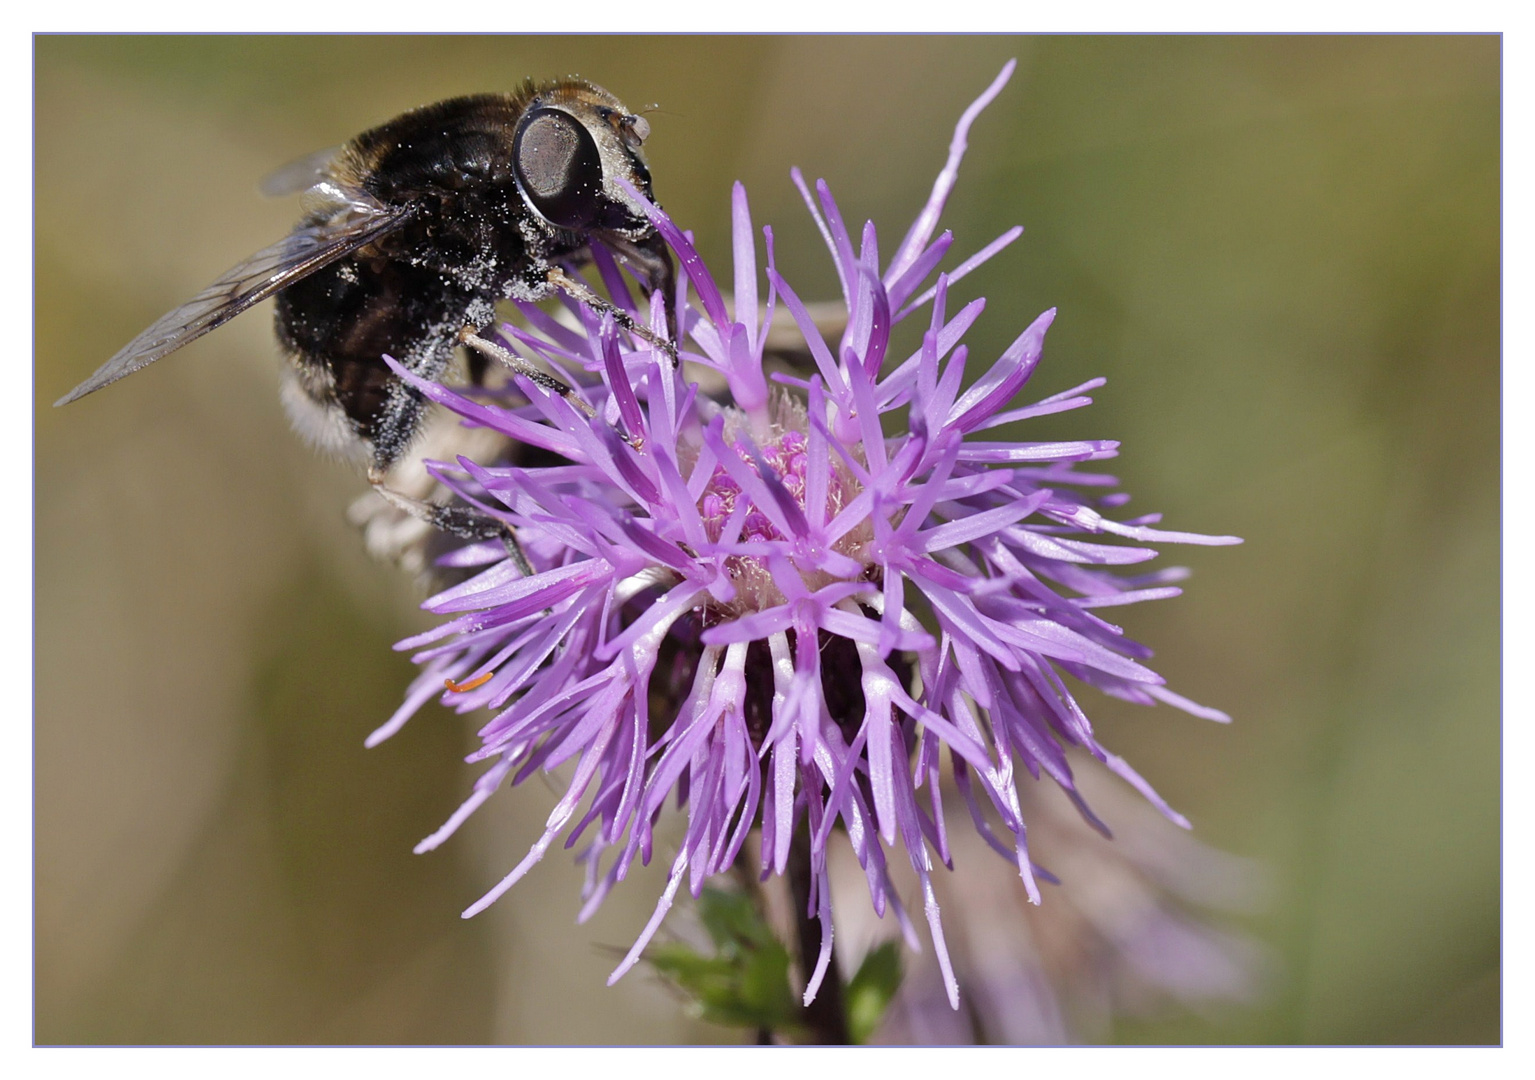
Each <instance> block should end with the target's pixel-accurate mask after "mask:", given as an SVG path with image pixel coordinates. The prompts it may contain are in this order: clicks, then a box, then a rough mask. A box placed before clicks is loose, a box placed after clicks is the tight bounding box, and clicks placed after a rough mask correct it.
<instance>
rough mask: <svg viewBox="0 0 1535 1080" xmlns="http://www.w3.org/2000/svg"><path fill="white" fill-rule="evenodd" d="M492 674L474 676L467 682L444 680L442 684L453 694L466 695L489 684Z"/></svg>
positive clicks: (491, 672)
mask: <svg viewBox="0 0 1535 1080" xmlns="http://www.w3.org/2000/svg"><path fill="white" fill-rule="evenodd" d="M494 674H495V672H494V671H487V672H485V674H483V675H476V676H475V677H474V678H472V679H470V680H469V681H468V682H454V681H453V680H452V679H444V680H442V682H443V685H444V686H446V687H447V688H448V689H449V690H451V691H453V692H454V693H455V694H467V693H468V692H469V691H471V690H474V689H476V688H478V687H481V686H484V685H485V684H486V683H488V682H490V677H491V676H492V675H494Z"/></svg>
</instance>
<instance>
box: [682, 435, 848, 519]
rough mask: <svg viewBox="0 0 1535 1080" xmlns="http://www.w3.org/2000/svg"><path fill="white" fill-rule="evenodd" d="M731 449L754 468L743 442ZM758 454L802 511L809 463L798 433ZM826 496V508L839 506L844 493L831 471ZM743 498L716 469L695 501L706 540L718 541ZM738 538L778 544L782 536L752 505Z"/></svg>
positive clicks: (783, 437)
mask: <svg viewBox="0 0 1535 1080" xmlns="http://www.w3.org/2000/svg"><path fill="white" fill-rule="evenodd" d="M731 449H732V450H734V451H735V452H736V454H737V455H739V456H740V458H741V460H742V461H744V462H746V464H747V465H748V466H749V467H751V468H756V464H755V463H754V462H753V461H752V454H751V448H750V447H749V446H748V445H747V442H746V440H745V439H737V440H736V441H735V443H734V444H733V445H732V446H731ZM760 454H761V457H762V460H763V461H764V462H766V463H767V466H768V468H769V469H771V470H772V472H773V475H774V476H775V477H777V479H778V481H779V482H780V483H781V484H783V486H784V488H785V490H787V491H788V492H789V494H790V496H792V497H793V499H794V501H795V502H796V503H798V504H799V507H800V509H801V510H803V509H804V508H805V470H806V468H807V466H808V464H809V459H808V458H807V457H806V456H805V436H804V435H803V434H801V433H800V432H798V431H785V432H783V433H782V434H780V435H779V436H777V437H776V438H774V439H772V440H770V441H769V442H768V443H767V444H766V445H765V446H763V447H761V448H760ZM826 495H827V502H828V504H830V505H831V506H841V504H842V502H843V496H844V491H843V487H842V481H841V479H840V478H839V477H838V476H837V474H836V472H835V471H833V472H832V473H831V477H830V480H829V481H828V483H827V486H826ZM743 498H744V499H747V500H748V502H749V501H750V496H748V495H746V494H745V493H744V492H742V491H741V485H740V484H738V483H736V482H735V479H734V478H733V477H731V475H730V474H729V473H728V472H726V471H725V467H724V466H723V465H716V466H715V467H714V475H713V476H711V477H710V478H709V486H708V487H706V488H704V493H703V495H702V496H701V497H700V498H699V500H698V512H699V514H700V515H701V516H702V517H703V521H704V531H705V532H707V533H708V534H709V539H710V540H718V539H719V538H720V533H721V532H722V531H723V530H724V528H725V521H726V520H727V519H728V518H729V517H730V515H731V514H732V513H734V512H735V508H736V504H737V503H738V502H739V501H740V500H741V499H743ZM740 538H741V540H742V541H744V542H751V541H757V540H782V539H783V534H782V533H781V532H779V531H778V527H777V526H776V525H774V524H773V522H772V521H771V520H770V519H769V518H768V516H767V515H766V514H764V513H763V512H762V511H761V510H759V509H758V508H757V507H756V505H755V504H752V506H751V509H750V510H748V511H747V514H746V520H745V521H744V522H743V523H742V525H741V537H740Z"/></svg>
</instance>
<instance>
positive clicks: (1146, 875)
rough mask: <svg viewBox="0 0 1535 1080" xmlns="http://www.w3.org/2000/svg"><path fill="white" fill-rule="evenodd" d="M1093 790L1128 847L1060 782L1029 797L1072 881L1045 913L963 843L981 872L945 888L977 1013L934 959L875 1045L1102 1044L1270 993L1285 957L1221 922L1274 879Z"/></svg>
mask: <svg viewBox="0 0 1535 1080" xmlns="http://www.w3.org/2000/svg"><path fill="white" fill-rule="evenodd" d="M1079 783H1081V784H1082V785H1083V786H1085V787H1087V788H1089V789H1091V790H1092V796H1093V804H1094V806H1095V807H1097V808H1098V809H1099V810H1101V811H1102V812H1103V814H1104V816H1105V817H1110V818H1112V820H1113V821H1114V838H1113V839H1112V840H1110V839H1108V838H1107V837H1104V836H1101V835H1099V834H1098V833H1097V832H1096V831H1095V830H1093V829H1091V828H1090V827H1088V826H1087V825H1086V823H1084V821H1083V820H1082V818H1081V816H1080V815H1079V814H1077V813H1076V811H1075V808H1074V807H1073V806H1071V804H1070V803H1069V802H1068V801H1067V800H1066V799H1065V798H1062V797H1061V796H1060V794H1059V793H1058V792H1056V791H1052V790H1051V789H1050V788H1048V787H1046V786H1044V785H1030V786H1029V787H1027V788H1025V789H1023V791H1022V794H1023V796H1024V800H1023V801H1024V809H1025V811H1026V812H1027V814H1028V816H1029V821H1030V823H1031V824H1032V825H1033V841H1034V844H1033V847H1034V850H1035V852H1036V853H1037V855H1038V857H1039V858H1040V859H1041V860H1042V861H1044V862H1045V864H1046V865H1048V866H1049V867H1050V868H1051V869H1052V870H1054V871H1056V872H1057V873H1058V874H1059V875H1060V878H1061V883H1062V884H1061V888H1059V889H1058V890H1055V891H1053V892H1052V893H1051V895H1050V897H1049V900H1048V902H1046V903H1044V904H1042V905H1040V906H1039V907H1038V908H1035V907H1032V906H1031V905H1029V904H1028V902H1027V896H1026V894H1025V892H1024V889H1023V886H1022V885H1021V883H1020V882H1019V880H1018V877H1017V875H1015V874H1013V875H1009V874H1006V873H998V870H1000V869H1002V868H1001V866H1000V864H998V863H996V862H995V861H994V860H980V859H978V858H976V856H978V855H979V854H980V852H979V849H980V848H981V847H982V846H983V843H982V841H981V840H980V839H979V838H978V837H977V836H975V835H974V834H967V833H959V834H956V835H955V836H954V837H953V838H952V841H951V842H952V844H953V853H954V855H955V858H956V859H962V860H964V861H965V862H966V873H965V876H964V878H963V882H962V883H961V882H960V881H959V880H957V879H955V880H953V881H943V882H941V883H940V886H939V890H938V891H939V896H940V899H941V900H942V901H943V903H944V911H945V913H946V914H947V915H948V916H949V920H950V922H951V923H953V924H954V925H955V927H956V930H955V932H954V934H953V938H954V940H952V941H951V942H950V949H951V953H952V963H953V965H954V968H955V970H956V972H957V974H958V977H959V979H960V981H961V982H962V983H963V984H964V986H965V989H966V997H965V1006H966V1007H965V1009H963V1010H962V1011H960V1012H958V1013H956V1012H954V1011H953V1010H951V1009H950V1008H949V1003H948V1000H947V993H946V991H945V988H944V985H943V977H942V974H941V972H940V971H939V970H938V967H937V965H936V964H934V963H932V962H931V961H928V960H926V959H924V960H923V961H919V962H918V963H917V964H916V965H915V966H914V967H913V969H912V970H911V971H910V972H909V973H908V974H907V977H906V979H905V980H904V981H903V983H902V986H901V990H900V993H899V994H898V995H897V996H896V999H895V1001H894V1002H892V1004H891V1006H890V1008H889V1010H888V1011H887V1012H886V1014H885V1018H884V1023H883V1025H882V1026H881V1028H880V1030H879V1032H878V1033H877V1034H876V1036H875V1038H874V1040H873V1041H875V1042H881V1043H918V1044H924V1045H933V1044H939V1043H957V1044H970V1043H1000V1044H1005V1045H1012V1046H1040V1045H1055V1046H1058V1045H1064V1044H1067V1043H1084V1042H1102V1041H1104V1040H1105V1039H1106V1038H1108V1037H1109V1036H1110V1035H1111V1034H1112V1031H1111V1025H1112V1024H1113V1022H1114V1021H1115V1020H1116V1019H1120V1018H1156V1017H1159V1016H1163V1015H1167V1014H1169V1013H1171V1012H1173V1011H1174V1010H1178V1009H1186V1010H1192V1011H1194V1012H1199V1013H1203V1012H1208V1011H1210V1010H1212V1009H1216V1008H1220V1007H1229V1006H1241V1005H1251V1004H1252V1003H1254V1002H1255V1001H1256V1000H1257V999H1258V998H1259V996H1260V995H1261V994H1262V992H1263V991H1264V989H1265V987H1266V985H1267V984H1269V983H1270V982H1271V981H1272V975H1273V971H1274V962H1273V958H1272V957H1271V956H1269V955H1268V954H1267V953H1266V952H1265V951H1264V950H1263V949H1262V948H1261V947H1260V946H1259V945H1258V944H1257V943H1256V942H1254V941H1253V940H1252V939H1250V938H1248V937H1246V936H1244V935H1242V934H1240V933H1237V932H1236V931H1234V930H1232V929H1229V928H1226V927H1223V926H1221V925H1220V922H1221V921H1222V920H1223V917H1224V916H1226V915H1228V914H1238V915H1246V914H1251V913H1253V912H1255V911H1258V910H1260V909H1261V908H1262V907H1263V906H1264V901H1265V897H1266V895H1267V893H1268V882H1267V875H1266V874H1265V873H1264V872H1263V870H1262V868H1261V867H1259V866H1258V865H1256V864H1254V863H1251V862H1249V861H1248V860H1245V859H1239V858H1237V857H1235V856H1232V855H1227V854H1225V853H1223V852H1220V851H1216V850H1213V849H1211V848H1209V847H1207V846H1205V845H1203V844H1201V843H1199V842H1198V841H1197V840H1195V839H1194V838H1193V837H1191V836H1189V835H1188V834H1187V833H1184V832H1181V831H1179V830H1177V829H1174V828H1171V827H1170V826H1168V824H1167V822H1165V821H1163V820H1162V819H1161V818H1159V817H1158V816H1157V815H1156V814H1155V813H1153V812H1151V811H1150V810H1148V809H1147V808H1146V807H1145V806H1144V805H1138V804H1137V803H1136V801H1135V800H1134V799H1132V798H1130V797H1127V795H1126V794H1125V793H1124V792H1123V791H1122V790H1116V789H1114V788H1113V787H1110V786H1108V785H1106V784H1104V783H1103V778H1102V777H1101V776H1098V775H1094V774H1091V773H1085V774H1084V775H1083V776H1082V777H1081V778H1080V780H1079ZM845 863H846V860H843V859H841V858H839V857H834V858H833V868H832V876H833V880H834V882H835V885H834V887H836V888H837V889H839V891H840V890H843V889H846V888H849V887H851V886H852V884H853V883H852V882H851V880H850V879H851V877H852V872H853V871H856V867H849V866H847V865H845ZM945 886H947V887H945ZM837 915H838V923H839V929H840V930H841V931H842V932H843V933H844V934H845V936H847V937H849V938H852V939H853V940H855V941H862V942H868V941H871V940H874V939H876V938H878V937H880V936H881V935H880V931H879V927H878V925H877V924H874V923H873V920H872V919H869V918H867V917H866V916H861V914H860V912H859V910H858V909H857V907H856V906H854V905H842V906H840V907H839V908H838V910H837Z"/></svg>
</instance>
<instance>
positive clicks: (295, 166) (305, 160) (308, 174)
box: [261, 146, 342, 199]
mask: <svg viewBox="0 0 1535 1080" xmlns="http://www.w3.org/2000/svg"><path fill="white" fill-rule="evenodd" d="M341 150H342V148H341V147H339V146H330V147H326V148H325V149H324V150H316V151H315V152H314V153H312V154H306V155H305V156H303V157H301V158H299V159H298V160H297V161H290V162H288V164H286V165H284V166H283V167H282V168H280V169H278V170H277V171H276V172H274V173H272V174H270V175H269V176H267V177H265V178H263V179H262V181H261V194H263V195H265V196H266V197H267V198H269V199H275V198H278V197H280V196H283V195H297V194H298V193H299V192H301V191H304V190H305V189H306V188H311V187H313V186H314V185H315V184H318V183H319V182H320V181H322V180H324V179H326V178H327V177H329V176H330V168H331V164H332V163H333V162H334V161H335V160H336V158H338V157H340V156H341Z"/></svg>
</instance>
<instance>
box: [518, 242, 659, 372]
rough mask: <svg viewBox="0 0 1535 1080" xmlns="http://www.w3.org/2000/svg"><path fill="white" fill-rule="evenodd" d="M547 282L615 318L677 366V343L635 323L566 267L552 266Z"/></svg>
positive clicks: (622, 310) (628, 315)
mask: <svg viewBox="0 0 1535 1080" xmlns="http://www.w3.org/2000/svg"><path fill="white" fill-rule="evenodd" d="M547 280H548V282H549V284H551V285H553V286H554V287H555V288H557V289H559V290H560V291H561V292H563V293H565V294H566V295H567V296H570V297H573V298H574V299H576V300H579V301H581V303H583V304H585V305H586V306H587V307H589V308H591V309H592V310H593V311H597V312H601V313H602V314H604V315H611V316H613V321H614V322H616V323H617V324H618V325H619V326H621V327H623V328H624V329H625V330H627V331H629V333H631V334H633V335H634V336H635V337H638V338H642V339H643V340H645V341H648V342H650V343H651V344H652V345H654V346H655V347H656V348H658V349H660V350H661V351H662V352H664V353H665V354H666V355H667V358H668V359H670V360H671V362H672V366H673V367H675V366H676V364H677V346H676V343H675V342H671V341H667V340H665V339H664V338H660V337H657V336H656V335H655V334H654V333H653V332H652V331H651V329H650V328H649V327H648V326H641V325H640V324H639V323H637V322H635V321H634V319H633V317H631V316H630V314H629V313H628V312H627V311H625V310H624V309H623V308H621V307H617V306H615V305H613V304H611V303H609V302H608V301H606V300H604V299H603V298H602V297H600V296H598V295H597V294H596V293H594V292H592V290H591V289H590V287H588V286H587V284H586V282H584V281H582V280H581V279H580V278H578V277H575V276H574V275H572V274H568V273H566V272H565V268H564V267H561V266H551V267H550V268H549V273H548V277H547Z"/></svg>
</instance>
